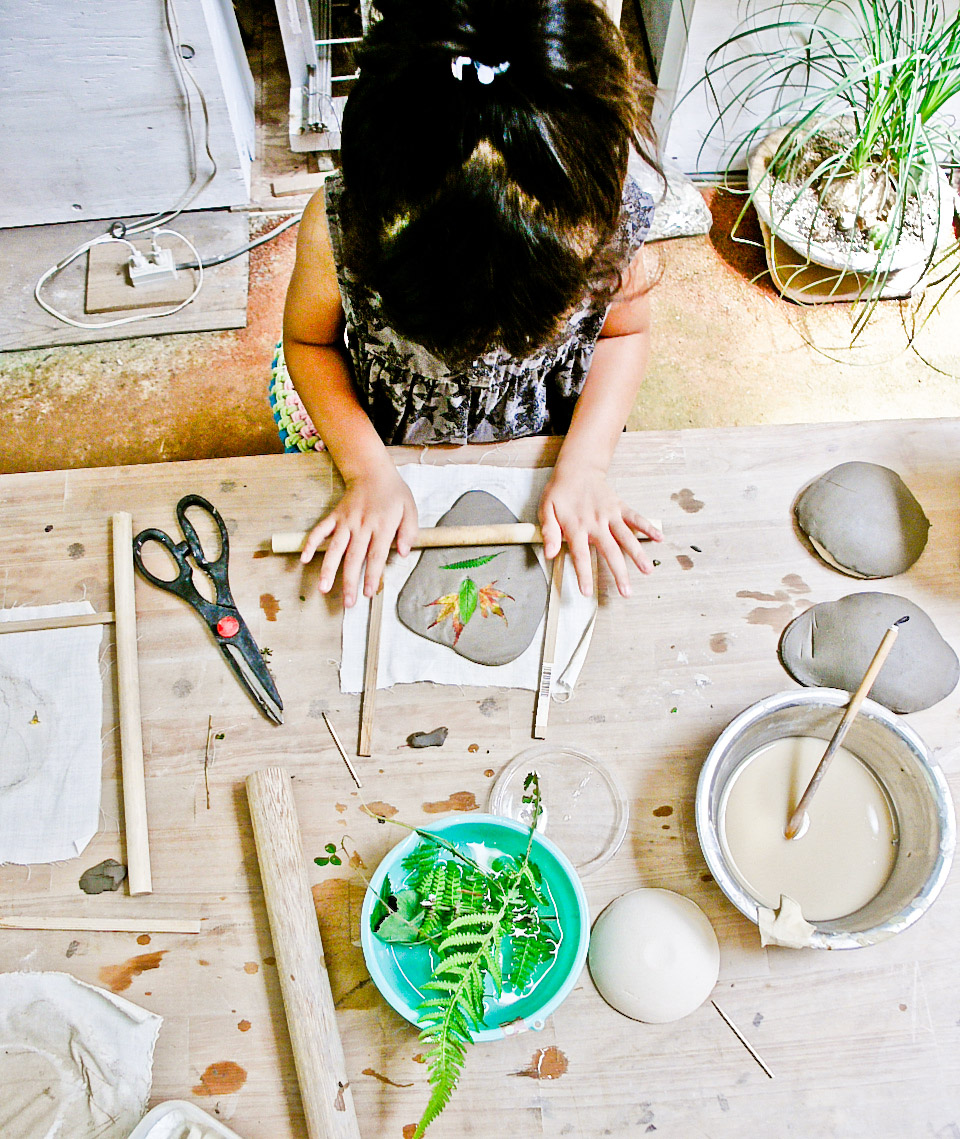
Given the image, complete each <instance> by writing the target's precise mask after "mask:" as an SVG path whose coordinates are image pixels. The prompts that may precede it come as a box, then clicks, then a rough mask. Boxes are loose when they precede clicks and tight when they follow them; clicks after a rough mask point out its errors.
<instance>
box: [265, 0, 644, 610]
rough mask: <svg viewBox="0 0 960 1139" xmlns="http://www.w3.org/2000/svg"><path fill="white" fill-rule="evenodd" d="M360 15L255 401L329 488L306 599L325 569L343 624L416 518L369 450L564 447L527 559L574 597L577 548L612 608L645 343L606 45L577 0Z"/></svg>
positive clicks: (631, 191)
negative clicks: (334, 137)
mask: <svg viewBox="0 0 960 1139" xmlns="http://www.w3.org/2000/svg"><path fill="white" fill-rule="evenodd" d="M379 7H380V12H381V18H380V19H379V20H378V21H377V22H376V23H374V24H373V25H372V27H371V28H370V31H369V33H368V35H367V37H366V39H365V41H364V45H363V48H362V52H361V57H360V78H359V79H358V80H357V82H356V84H355V86H354V89H353V91H352V92H351V94H350V98H349V100H348V103H347V107H346V111H345V114H344V119H343V132H342V151H341V160H342V170H341V171H340V172H339V173H338V174H337V175H335V176H333V177H331V178H328V180H327V182H326V186H325V190H324V191H321V192H319V193H318V194H317V195H315V196H314V198H313V199H312V200H311V202H310V203H309V205H308V206H307V209H306V211H305V212H304V215H303V220H302V222H301V224H300V233H299V238H298V244H297V258H296V264H295V267H294V270H293V276H292V279H291V281H290V287H289V291H288V294H287V304H286V312H285V317H284V330H283V345H282V351H281V352H280V353H278V360H277V362H276V367H275V376H274V383H273V385H272V387H273V393H274V399H275V400H276V399H277V398H278V397H279V400H280V402H281V404H282V403H283V402H285V401H286V402H288V403H289V402H290V401H295V400H296V398H297V396H299V399H300V400H301V401H302V404H303V407H304V408H305V410H306V413H308V415H309V421H312V423H311V422H309V421H308V420H307V415H305V414H304V413H303V412H302V411H301V412H300V414H299V417H300V419H301V420H302V421H303V422H304V423H305V425H306V433H307V434H308V435H309V434H316V433H318V434H319V437H320V438H321V439H322V440H323V444H324V445H325V446H326V448H327V450H328V451H329V452H330V455H331V457H332V459H333V461H334V462H335V463H336V465H337V467H338V469H339V471H340V473H341V475H342V477H343V480H344V483H345V492H344V495H343V498H342V499H341V500H340V502H339V503H338V504H337V506H336V507H335V508H334V509H333V510H332V511H331V512H330V513H329V514H327V515H326V517H325V518H323V519H322V520H321V521H320V522H319V523H318V524H317V525H316V526H315V527H314V528H313V530H312V531H311V533H310V535H309V537H308V540H307V543H306V546H305V548H304V551H303V561H305V562H306V561H309V560H310V559H311V558H312V557H313V555H314V553H315V552H316V550H317V548H318V546H319V545H320V543H321V542H323V541H324V540H327V539H328V540H329V541H328V545H327V549H326V553H325V555H324V559H323V565H322V567H321V571H320V582H319V586H320V590H321V592H324V593H325V592H327V591H328V590H329V589H330V588H331V587H332V585H333V582H334V578H335V576H336V573H337V569H338V568H340V567H342V571H343V583H342V589H343V603H344V605H345V606H350V605H353V604H354V602H355V600H356V597H357V590H358V587H359V586H360V582H361V578H362V582H363V591H364V594H365V595H367V596H372V594H373V593H374V591H375V590H376V588H377V585H378V583H379V580H380V576H381V574H382V571H383V567H384V564H385V562H386V558H387V554H388V552H389V549H390V546H391V544H392V543H394V542H396V547H397V550H398V552H399V553H400V554H401V555H404V556H405V555H406V554H407V553H409V550H410V543H411V541H412V539H413V538H414V537H415V535H416V531H417V510H416V506H415V504H414V501H413V497H412V495H411V494H410V492H409V490H408V489H407V487H406V485H405V484H404V482H403V481H402V479H401V478H400V476H399V474H398V473H397V470H396V467H395V466H394V464H393V462H392V460H391V459H390V456H389V454H388V453H387V451H386V448H385V445H386V444H399V443H415V444H420V443H461V444H462V443H468V442H470V443H487V442H493V441H496V440H503V439H511V438H516V437H519V436H523V435H534V434H564V435H565V436H566V438H565V439H564V442H563V444H562V446H561V448H560V452H559V455H558V458H557V462H556V465H555V467H554V470H553V474H552V477H551V478H550V481H549V483H548V484H547V486H546V488H545V490H544V492H543V495H542V498H541V500H540V506H539V518H540V524H541V527H542V530H543V544H544V553H545V555H546V557H547V558H551V557H553V556H554V555H555V554H556V553H557V551H558V550H559V548H560V543H561V540H564V541H566V543H567V546H568V550H569V553H570V555H571V558H572V561H573V565H574V567H575V570H576V574H577V579H578V582H579V585H580V588H581V590H582V591H583V592H584V593H588V592H589V591H590V589H591V588H592V574H591V564H590V547H591V546H593V547H595V548H596V550H597V551H598V553H599V554H600V556H602V557H603V558H604V559H605V561H606V563H607V565H608V566H609V568H610V571H611V573H612V575H613V577H614V580H615V581H616V584H617V587H618V589H619V591H620V593H621V594H622V595H623V596H625V597H626V596H628V595H629V593H630V583H629V579H628V573H627V562H628V561H630V562H632V563H633V564H634V565H635V566H636V567H637V568H638V569H639V570H640V571H641V572H642V573H649V572H650V571H651V568H652V567H651V563H650V561H649V560H648V558H647V556H646V555H645V553H644V551H643V548H642V547H641V545H640V542H639V541H638V537H637V536H638V535H646V536H647V537H649V538H652V539H654V540H655V541H659V540H660V537H661V536H660V534H659V533H658V532H657V531H656V530H655V529H654V528H653V527H652V526H651V524H650V523H649V522H648V521H647V520H646V519H645V518H643V517H642V516H641V515H640V514H638V513H637V512H636V511H635V510H633V509H632V508H630V507H629V506H627V505H626V504H625V503H623V502H621V501H620V499H619V498H618V497H617V496H616V494H615V493H614V492H613V490H612V489H611V488H610V486H609V485H608V483H607V478H606V473H607V469H608V467H609V464H610V460H611V457H612V454H613V450H614V447H615V446H616V442H617V439H618V437H619V435H620V433H621V432H622V430H623V427H624V424H625V422H626V419H627V415H628V413H629V411H630V409H631V407H632V405H633V401H634V397H635V395H636V393H637V390H638V388H639V385H640V382H641V378H642V376H643V371H644V366H645V362H646V357H647V342H648V334H649V315H648V303H647V297H646V292H645V287H646V286H645V279H644V273H643V265H642V261H641V257H640V253H639V250H640V246H641V244H642V242H643V239H644V237H645V235H646V232H647V230H648V228H649V223H650V217H651V214H652V209H653V203H652V200H651V198H650V197H649V195H647V194H645V193H643V192H642V191H640V190H639V188H638V187H637V186H636V184H635V183H634V182H633V180H632V179H630V178H628V176H627V160H628V156H629V153H630V149H631V145H632V144H636V145H637V146H638V147H639V148H640V151H641V153H642V152H643V149H644V148H645V146H646V145H649V143H650V128H649V120H648V118H647V116H646V114H645V113H644V112H643V111H642V109H641V105H640V101H639V99H640V81H639V80H638V78H637V76H636V75H635V73H634V71H633V68H632V66H631V61H630V57H629V54H628V52H627V50H626V47H625V45H624V42H623V39H622V37H621V35H620V32H619V30H618V29H617V27H616V26H615V25H614V24H613V23H612V22H611V21H610V19H609V18H608V17H607V16H606V14H605V12H604V11H603V9H602V7H601V6H600V5H599V4H598V3H596V2H595V0H380V5H379ZM647 161H648V162H649V163H650V165H651V166H654V168H655V169H656V166H655V163H654V162H653V161H652V160H650V159H647ZM344 332H345V333H346V337H345V338H344ZM344 340H346V350H345V348H344ZM284 364H285V367H286V369H287V370H288V371H289V379H290V380H291V381H292V384H291V383H290V382H285V377H284V374H283V371H284ZM285 389H286V390H285ZM294 389H295V390H294ZM275 410H276V409H275ZM283 414H284V415H285V416H286V417H287V418H286V422H289V414H290V412H289V409H288V410H286V411H284V412H283ZM314 427H315V431H314V430H313V428H314ZM364 566H365V569H364Z"/></svg>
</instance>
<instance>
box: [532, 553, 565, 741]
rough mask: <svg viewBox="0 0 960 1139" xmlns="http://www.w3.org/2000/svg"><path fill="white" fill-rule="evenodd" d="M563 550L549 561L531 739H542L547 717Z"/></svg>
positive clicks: (561, 584)
mask: <svg viewBox="0 0 960 1139" xmlns="http://www.w3.org/2000/svg"><path fill="white" fill-rule="evenodd" d="M566 560H567V557H566V547H565V546H561V547H560V550H559V552H558V553H557V556H556V557H555V558H554V559H553V573H552V574H551V575H550V592H549V594H548V595H547V614H546V622H545V624H544V630H543V654H542V656H541V658H540V683H539V684H538V685H537V699H536V703H535V707H534V713H533V738H534V739H535V740H542V739H546V736H547V717H548V716H549V714H550V685H551V682H552V679H553V666H554V663H555V661H554V657H555V656H556V654H557V628H558V627H559V624H560V595H561V592H562V590H563V567H564V565H565V563H566Z"/></svg>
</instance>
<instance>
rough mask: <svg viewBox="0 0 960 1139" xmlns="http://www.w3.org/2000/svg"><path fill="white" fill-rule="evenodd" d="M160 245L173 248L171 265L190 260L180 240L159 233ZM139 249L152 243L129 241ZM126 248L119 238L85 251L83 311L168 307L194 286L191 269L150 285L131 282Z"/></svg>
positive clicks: (128, 249)
mask: <svg viewBox="0 0 960 1139" xmlns="http://www.w3.org/2000/svg"><path fill="white" fill-rule="evenodd" d="M158 244H159V245H160V247H161V248H162V249H170V250H172V252H173V259H174V261H173V263H174V265H176V264H178V263H181V262H184V263H185V262H187V261H190V260H192V258H193V255H192V254H191V252H190V250H189V249H188V248H187V247H186V245H184V243H183V242H182V241H178V240H177V239H176V238H175V237H161V238H160V239H159V242H158ZM131 245H135V246H136V247H137V249H139V250H140V252H141V253H149V252H150V250H151V248H152V244H151V242H150V241H147V240H135V241H132V242H131ZM130 256H131V252H130V248H129V247H128V246H126V245H123V244H122V243H120V242H113V241H111V242H109V243H107V244H105V245H94V246H93V248H92V249H91V250H90V252H89V253H88V254H87V284H86V292H85V294H84V305H83V311H84V312H90V313H97V312H128V311H130V310H131V309H140V308H144V309H165V308H171V307H172V306H173V305H175V304H179V303H180V302H181V301H185V300H186V299H187V297H189V296H190V294H191V293H192V292H193V290H194V289H195V288H196V287H197V285H196V280H197V274H196V273H195V272H193V271H192V270H191V269H180V270H179V271H178V272H177V275H176V277H172V278H169V279H167V280H162V281H159V282H157V283H156V284H153V285H139V286H138V285H132V284H131V283H130V278H129V276H128V274H127V262H128V261H129V260H130Z"/></svg>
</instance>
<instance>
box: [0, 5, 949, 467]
mask: <svg viewBox="0 0 960 1139" xmlns="http://www.w3.org/2000/svg"><path fill="white" fill-rule="evenodd" d="M261 9H262V6H258V5H252V6H250V11H251V12H252V13H254V14H253V16H248V17H247V20H246V26H245V27H244V31H245V33H246V34H247V37H248V44H249V46H250V58H251V64H252V67H253V71H254V77H255V80H256V83H257V99H258V161H257V166H256V169H255V172H254V193H253V199H254V201H253V205H252V207H251V229H252V230H255V229H257V228H258V227H259V228H260V229H261V230H262V228H264V227H265V226H267V225H268V224H269V223H268V222H267V221H266V220H265V219H264V218H262V217H259V216H258V214H259V213H260V212H261V211H262V210H270V211H274V212H275V211H277V210H278V209H284V208H286V209H295V208H296V207H298V206H302V205H303V204H304V202H305V199H303V200H297V199H279V200H278V199H273V198H272V196H271V194H270V190H269V185H270V176H271V174H272V175H275V174H276V173H278V172H282V173H289V172H292V171H295V170H297V169H301V170H303V169H309V167H310V164H311V163H312V162H313V161H314V160H312V159H310V160H307V159H305V158H304V157H303V156H298V155H293V154H291V153H290V151H289V149H288V148H286V146H285V143H284V131H285V126H286V122H285V120H286V92H287V78H286V71H285V67H284V65H283V62H282V55H280V51H279V41H278V37H277V36H276V35H275V32H274V29H272V28H271V27H270V26H269V21H267V23H266V24H265V22H264V17H263V12H262V10H261ZM705 196H706V197H707V199H708V202H709V203H710V205H711V209H712V211H713V214H714V226H713V230H712V232H711V234H710V235H709V236H706V237H691V238H681V239H675V240H672V241H668V242H662V243H659V244H657V245H654V246H651V247H650V257H651V260H652V261H656V262H657V263H658V264H659V266H660V279H659V281H658V283H657V284H656V286H655V288H654V290H653V294H652V299H653V307H654V314H655V330H654V341H653V352H652V357H651V361H650V366H649V370H648V374H647V378H646V382H645V385H644V388H643V391H642V392H641V395H640V397H639V399H638V401H637V404H636V407H635V408H634V411H633V414H632V415H631V417H630V421H629V424H628V426H629V428H630V429H632V430H650V429H671V428H680V427H720V426H729V425H741V424H761V423H799V422H812V421H828V420H860V419H889V418H903V417H932V416H956V415H960V334H958V332H957V329H958V328H960V290H958V294H957V295H955V296H953V297H950V298H948V299H947V300H946V301H945V302H944V303H943V304H942V305H941V308H940V311H939V312H938V313H936V314H935V315H934V316H933V317H932V319H931V321H930V322H929V324H927V325H926V326H925V328H924V330H923V331H922V332H921V334H920V335H919V337H918V338H917V341H916V344H915V349H911V348H908V347H907V346H906V337H905V334H904V321H905V307H906V306H903V307H902V306H901V304H900V303H899V302H894V301H888V302H884V303H883V304H882V305H881V306H880V308H879V310H878V312H877V313H876V315H875V317H874V320H873V322H872V324H871V326H870V327H869V328H868V330H867V332H866V333H865V334H864V335H863V336H862V337H861V338H860V341H859V342H858V344H857V345H856V347H855V348H853V349H850V348H849V347H845V346H846V345H847V344H848V342H849V322H850V310H849V307H848V306H846V305H822V306H817V307H815V308H801V307H799V306H797V305H795V304H793V303H791V302H788V301H784V300H781V299H780V298H779V297H778V296H777V294H776V293H775V292H774V290H773V289H772V287H771V285H770V284H769V281H768V280H767V279H766V277H765V275H764V261H763V255H762V252H761V251H760V249H759V248H757V247H755V246H754V247H751V246H745V245H737V244H734V243H733V242H731V240H730V237H729V233H730V229H731V226H732V223H733V220H734V219H735V217H736V214H737V212H738V210H739V202H738V200H737V199H736V198H734V197H733V196H731V195H730V194H727V193H725V192H713V191H710V190H707V191H705ZM748 236H749V234H748ZM752 236H753V238H754V240H756V241H759V233H758V232H754V233H753V235H752ZM295 241H296V227H294V228H293V229H290V230H288V231H287V232H285V233H284V234H282V235H281V236H280V237H279V238H277V239H276V240H275V241H273V242H271V243H269V244H267V245H265V246H261V247H260V248H258V249H256V250H254V251H253V252H252V253H251V255H250V293H249V302H248V310H247V326H246V328H244V329H241V330H238V331H231V332H208V333H190V334H182V335H167V336H145V337H139V338H136V339H130V340H125V341H115V342H108V343H100V344H86V345H82V346H76V347H64V348H44V349H37V350H27V351H20V352H7V353H4V354H3V355H2V356H0V421H2V422H3V423H4V425H5V428H4V430H3V432H2V437H0V473H10V472H16V471H35V470H50V469H57V468H67V467H79V466H115V465H121V464H127V463H152V462H163V461H171V460H178V459H194V458H217V457H223V456H230V455H250V454H269V453H273V452H279V451H280V444H279V441H278V438H277V434H276V431H275V429H274V425H273V419H272V417H271V414H270V410H269V407H268V404H267V397H266V388H267V381H268V375H269V365H270V359H271V355H272V353H273V348H274V344H275V342H276V339H277V336H278V334H279V331H280V326H281V315H282V310H283V299H284V293H285V289H286V284H287V280H288V278H289V275H290V270H291V267H292V264H293V255H294V248H295ZM213 272H215V270H213Z"/></svg>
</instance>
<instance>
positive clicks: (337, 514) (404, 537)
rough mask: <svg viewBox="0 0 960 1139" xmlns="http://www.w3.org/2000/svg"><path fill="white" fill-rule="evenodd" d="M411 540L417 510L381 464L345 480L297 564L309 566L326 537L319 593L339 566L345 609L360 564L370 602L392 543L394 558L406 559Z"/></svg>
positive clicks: (351, 599)
mask: <svg viewBox="0 0 960 1139" xmlns="http://www.w3.org/2000/svg"><path fill="white" fill-rule="evenodd" d="M416 535H417V505H416V503H415V502H414V501H413V495H412V494H411V493H410V490H409V489H408V487H407V484H406V483H405V482H404V481H403V479H402V478H400V475H399V474H398V473H397V469H396V467H395V466H394V465H393V463H392V462H387V463H385V464H384V465H383V466H380V467H377V469H376V470H375V471H374V472H373V473H371V474H365V475H364V476H362V477H360V478H355V479H348V480H347V482H346V489H345V490H344V494H343V498H341V499H340V501H339V502H338V503H337V505H336V506H335V507H334V508H333V510H331V511H330V513H329V514H328V515H326V517H325V518H323V519H322V520H321V521H320V522H318V523H317V525H316V526H314V528H313V529H312V530H311V531H310V533H309V535H308V536H307V541H306V544H305V545H304V547H303V553H302V554H301V555H300V561H301V562H309V561H310V559H311V558H312V557H313V555H314V554H315V553H316V551H317V547H318V546H319V545H320V543H321V542H323V541H324V540H325V539H327V538H329V542H328V543H327V548H326V551H325V553H324V555H323V565H322V566H321V568H320V583H319V588H320V592H321V593H329V592H330V590H331V589H332V588H333V582H334V578H336V576H337V569H338V568H339V567H340V565H341V563H342V565H343V604H344V608H346V609H349V608H350V606H351V605H353V603H354V602H355V601H356V599H357V586H358V585H359V582H360V575H361V572H362V571H363V564H364V561H366V571H365V572H363V593H364V596H365V597H372V596H373V595H374V594H375V593H376V591H377V589H378V588H379V587H380V578H381V577H382V576H383V567H384V566H385V565H386V563H387V555H388V554H389V552H390V546H391V545H392V543H393V540H394V538H396V540H397V553H399V554H400V555H401V557H406V556H407V554H409V553H410V543H411V542H412V541H413V540H414V538H415V537H416Z"/></svg>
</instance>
